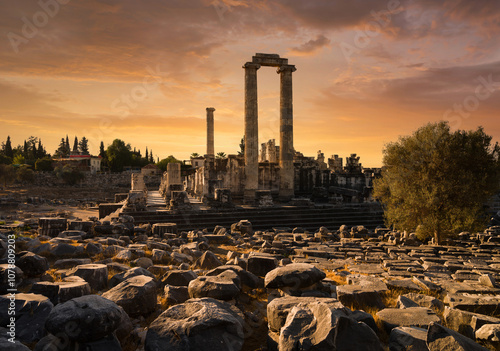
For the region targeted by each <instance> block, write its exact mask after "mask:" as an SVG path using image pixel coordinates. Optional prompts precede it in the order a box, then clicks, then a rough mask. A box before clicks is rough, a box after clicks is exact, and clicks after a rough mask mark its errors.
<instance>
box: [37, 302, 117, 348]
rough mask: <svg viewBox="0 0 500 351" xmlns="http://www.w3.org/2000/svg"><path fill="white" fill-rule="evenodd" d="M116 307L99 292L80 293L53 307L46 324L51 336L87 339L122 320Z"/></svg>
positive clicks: (110, 330)
mask: <svg viewBox="0 0 500 351" xmlns="http://www.w3.org/2000/svg"><path fill="white" fill-rule="evenodd" d="M121 316H122V313H121V311H120V309H119V307H118V306H117V305H116V304H115V303H114V302H112V301H109V300H107V299H105V298H103V297H101V296H98V295H89V296H82V297H78V298H75V299H72V300H70V301H67V302H65V303H61V304H59V305H57V306H56V307H54V309H53V310H52V311H51V313H50V314H49V316H48V318H47V322H46V323H45V327H46V328H47V330H48V331H49V332H50V333H52V334H53V335H61V334H64V335H66V337H67V338H68V339H69V340H75V341H78V342H89V341H95V340H100V339H102V338H104V337H105V336H107V335H109V334H111V333H113V331H115V330H116V329H117V328H118V327H119V325H120V321H121Z"/></svg>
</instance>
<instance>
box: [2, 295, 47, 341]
mask: <svg viewBox="0 0 500 351" xmlns="http://www.w3.org/2000/svg"><path fill="white" fill-rule="evenodd" d="M10 303H11V300H10V296H9V295H3V296H0V326H1V327H6V328H7V327H8V325H9V324H10V322H11V321H10V317H12V316H14V317H15V323H14V324H15V331H16V332H15V335H16V339H18V340H20V341H22V342H26V343H30V342H33V341H37V340H40V339H41V338H42V337H43V336H44V335H45V328H44V326H45V321H46V319H47V317H48V316H49V313H50V311H52V309H53V307H54V305H53V304H52V302H50V301H49V299H48V298H47V297H45V296H43V295H37V294H21V293H19V294H15V301H14V304H15V307H14V311H15V314H14V315H11V314H9V313H8V311H9V304H10ZM9 350H10V349H9Z"/></svg>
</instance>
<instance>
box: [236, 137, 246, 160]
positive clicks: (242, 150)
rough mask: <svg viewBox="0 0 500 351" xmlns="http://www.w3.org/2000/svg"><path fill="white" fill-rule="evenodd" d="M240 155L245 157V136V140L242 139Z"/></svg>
mask: <svg viewBox="0 0 500 351" xmlns="http://www.w3.org/2000/svg"><path fill="white" fill-rule="evenodd" d="M238 155H239V156H243V155H245V137H244V136H243V138H241V142H240V151H238Z"/></svg>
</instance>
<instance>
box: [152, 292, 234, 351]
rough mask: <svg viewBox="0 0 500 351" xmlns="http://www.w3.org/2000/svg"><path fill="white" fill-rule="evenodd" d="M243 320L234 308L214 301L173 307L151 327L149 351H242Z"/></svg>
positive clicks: (192, 301)
mask: <svg viewBox="0 0 500 351" xmlns="http://www.w3.org/2000/svg"><path fill="white" fill-rule="evenodd" d="M243 323H244V322H243V318H242V316H241V312H240V311H239V310H238V309H237V308H236V307H234V306H232V305H230V304H228V303H226V302H222V301H218V300H214V299H211V298H202V299H191V300H188V301H187V302H186V303H183V304H181V305H176V306H173V307H170V308H169V309H168V310H166V311H165V312H163V313H162V314H161V315H160V316H159V317H158V318H157V319H156V320H154V321H153V323H151V324H150V326H149V329H148V332H147V334H146V340H145V344H144V350H145V351H158V350H203V351H238V350H241V347H242V345H243V337H244V335H243Z"/></svg>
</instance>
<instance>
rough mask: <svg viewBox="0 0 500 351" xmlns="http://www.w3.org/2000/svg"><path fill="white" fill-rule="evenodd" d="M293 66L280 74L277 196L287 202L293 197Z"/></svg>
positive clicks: (287, 66) (280, 68)
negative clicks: (278, 185) (278, 184)
mask: <svg viewBox="0 0 500 351" xmlns="http://www.w3.org/2000/svg"><path fill="white" fill-rule="evenodd" d="M295 71H296V69H295V66H294V65H282V66H280V67H279V68H278V70H277V73H278V74H280V190H279V196H280V198H281V199H283V200H287V199H290V198H292V197H293V195H294V168H293V152H294V149H293V96H292V73H293V72H295Z"/></svg>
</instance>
